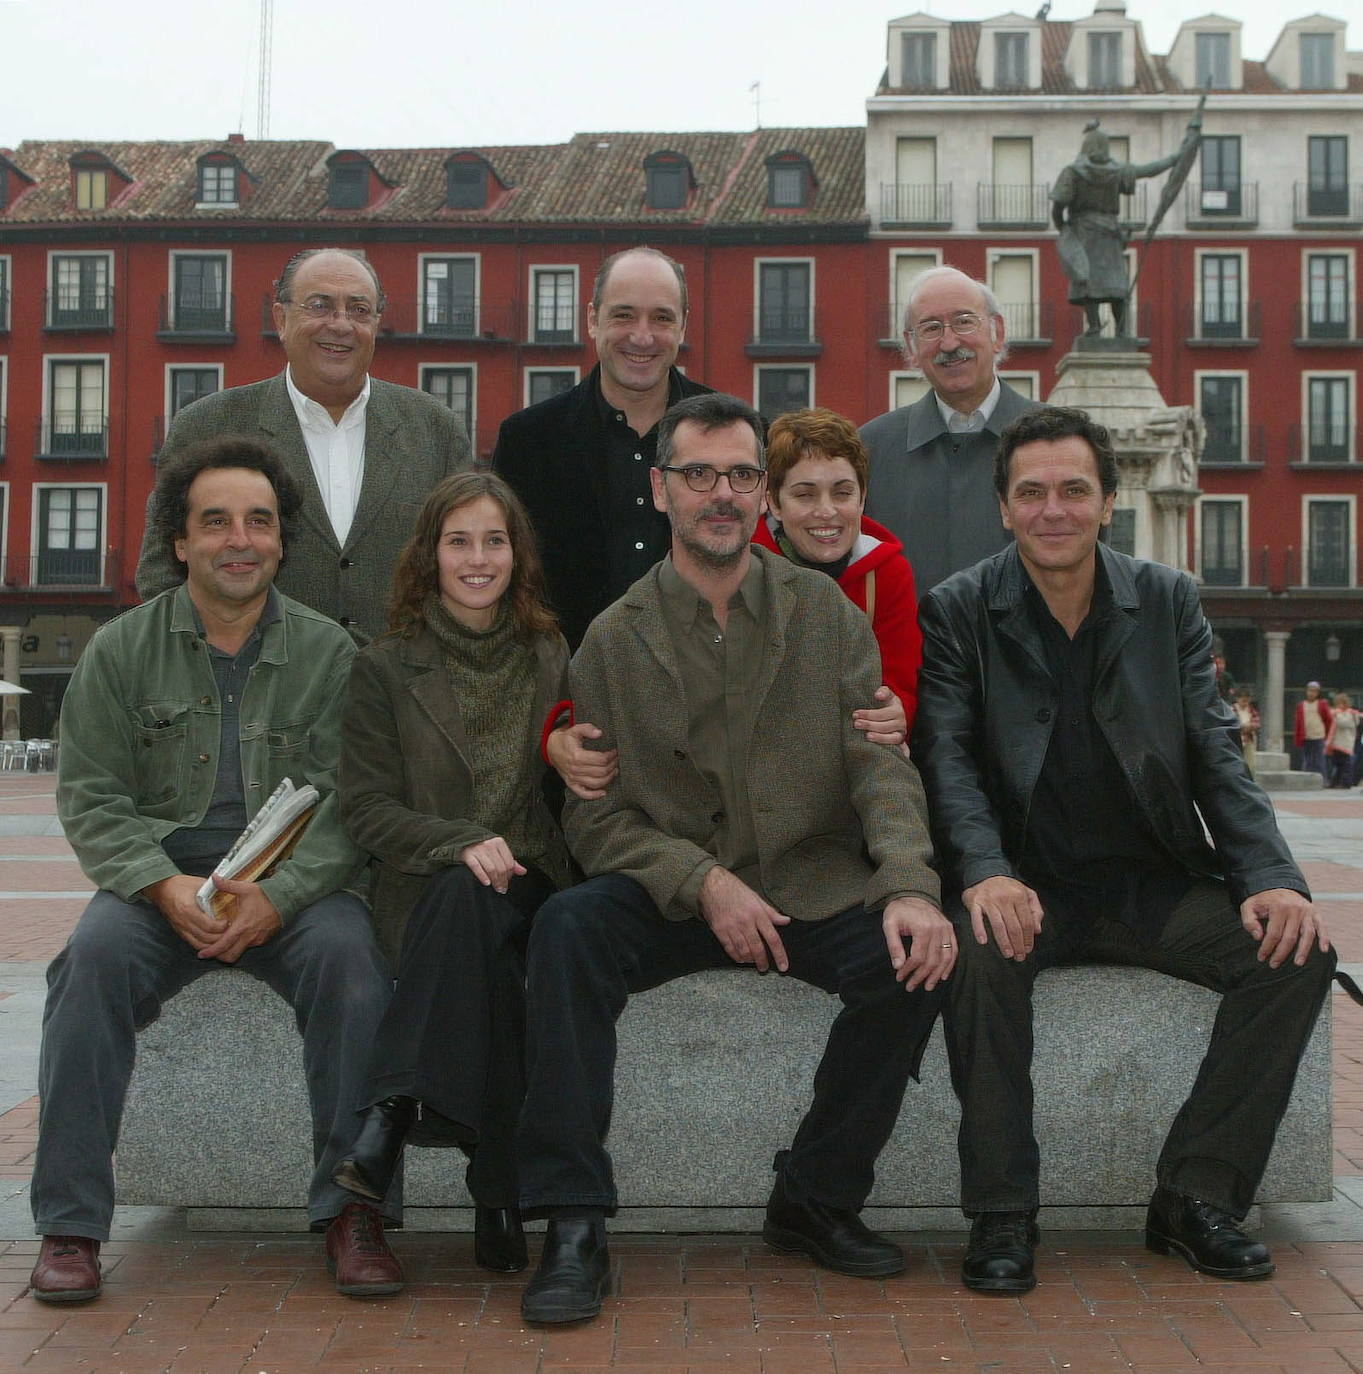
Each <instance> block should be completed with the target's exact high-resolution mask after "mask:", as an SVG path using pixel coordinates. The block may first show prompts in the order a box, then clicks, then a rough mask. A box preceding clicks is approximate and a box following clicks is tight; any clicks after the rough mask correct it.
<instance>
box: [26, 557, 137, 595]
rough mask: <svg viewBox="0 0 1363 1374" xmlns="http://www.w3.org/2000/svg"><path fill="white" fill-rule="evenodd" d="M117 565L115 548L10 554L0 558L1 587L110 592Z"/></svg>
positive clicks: (115, 578) (118, 562)
mask: <svg viewBox="0 0 1363 1374" xmlns="http://www.w3.org/2000/svg"><path fill="white" fill-rule="evenodd" d="M119 567H120V559H119V556H118V551H117V550H115V549H109V550H107V551H106V550H101V549H48V550H45V551H42V552H39V553H38V555H37V556H36V557H33V556H31V555H29V554H11V555H10V556H9V557H7V558H6V559H5V562H4V570H5V578H4V589H5V590H6V591H13V590H16V589H18V588H23V589H24V590H27V591H77V590H81V591H101V592H112V591H113V590H114V589H115V588H116V587H117V586H118V574H119Z"/></svg>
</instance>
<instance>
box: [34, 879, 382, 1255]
mask: <svg viewBox="0 0 1363 1374" xmlns="http://www.w3.org/2000/svg"><path fill="white" fill-rule="evenodd" d="M221 967H222V965H221V964H219V963H217V962H216V961H214V960H211V959H209V960H203V959H200V958H199V957H198V955H197V954H196V953H195V951H194V950H193V948H192V947H191V946H190V945H188V944H187V943H186V942H185V941H184V940H182V939H181V938H180V937H179V936H178V935H177V934H176V933H175V931H174V930H173V929H172V928H171V925H170V923H169V922H168V921H167V920H166V918H165V917H164V916H162V915H161V913H160V912H159V911H157V910H156V908H155V907H153V906H152V905H151V903H149V902H143V901H136V902H125V901H123V900H122V899H120V898H118V897H116V896H114V894H113V893H112V892H97V893H95V895H94V897H92V898H91V900H90V904H89V906H87V907H86V908H85V911H84V912H83V913H82V915H81V918H80V921H79V922H78V923H77V925H76V928H75V930H74V931H72V933H71V938H70V939H69V940H68V941H67V942H66V947H65V948H64V949H63V950H62V951H61V953H60V954H58V955H57V957H56V958H55V959H54V960H53V961H52V963H51V964H50V965H49V967H48V970H47V1004H46V1007H45V1008H44V1010H43V1040H42V1049H41V1051H40V1054H39V1059H38V1092H39V1095H40V1105H39V1111H38V1151H37V1155H36V1157H35V1160H34V1166H33V1183H32V1187H31V1190H30V1199H31V1202H32V1206H33V1220H34V1223H35V1226H36V1229H37V1232H38V1234H39V1235H44V1236H51V1235H61V1236H87V1237H89V1238H90V1239H91V1240H107V1239H108V1238H109V1225H110V1223H111V1221H112V1220H113V1214H114V1172H113V1159H112V1157H113V1153H114V1150H115V1148H116V1146H117V1144H118V1126H119V1122H120V1120H121V1119H122V1116H123V1102H124V1099H125V1098H126V1096H127V1092H128V1083H129V1081H130V1080H131V1078H132V1071H133V1058H134V1054H135V1049H136V1034H137V1031H138V1030H139V1029H140V1028H141V1027H143V1026H147V1025H150V1024H151V1022H153V1021H154V1020H156V1018H157V1017H158V1016H159V1015H160V1014H161V1006H162V1004H163V1003H164V1002H166V1001H167V1000H168V999H169V998H171V997H173V996H174V995H175V994H176V993H177V992H179V991H180V990H181V989H182V988H184V987H186V986H188V985H189V984H190V983H192V982H193V981H194V980H195V979H196V978H198V977H199V976H201V975H202V974H205V973H208V972H210V971H211V970H213V969H218V968H221ZM237 967H238V968H240V969H243V970H244V971H245V972H247V973H250V974H252V975H253V976H254V977H256V978H259V979H260V980H261V981H262V982H264V983H268V984H269V985H270V987H272V988H273V989H274V990H275V991H276V992H277V993H278V994H279V995H280V996H281V997H283V998H284V1000H285V1001H286V1002H288V1003H289V1005H290V1006H291V1007H292V1008H293V1010H294V1014H295V1016H296V1018H297V1022H298V1029H299V1032H300V1033H301V1034H302V1037H303V1059H304V1064H305V1067H306V1071H307V1081H308V1095H309V1099H310V1102H311V1105H312V1148H313V1159H314V1161H315V1163H316V1167H315V1169H314V1171H313V1178H312V1184H311V1187H310V1188H309V1190H308V1217H309V1220H310V1221H311V1222H312V1223H313V1224H314V1226H315V1225H317V1224H319V1223H323V1222H326V1221H328V1220H329V1219H330V1218H332V1217H334V1216H335V1215H336V1214H337V1213H338V1212H339V1211H340V1210H341V1208H342V1207H343V1206H345V1204H346V1203H347V1202H353V1201H354V1196H353V1195H352V1194H350V1193H347V1192H346V1191H345V1190H344V1189H342V1188H338V1187H337V1186H336V1185H335V1184H334V1183H332V1181H331V1175H332V1172H333V1170H334V1169H335V1167H336V1164H337V1163H338V1161H339V1160H340V1158H341V1155H342V1151H344V1150H345V1149H346V1147H348V1146H349V1145H350V1143H351V1141H352V1140H353V1139H354V1136H355V1112H356V1110H357V1109H358V1108H359V1106H360V1097H361V1095H362V1089H363V1085H364V1073H365V1070H366V1068H367V1067H368V1059H369V1053H370V1051H371V1049H372V1048H373V1044H374V1037H375V1035H376V1033H377V1031H378V1026H379V1021H380V1020H381V1019H382V1017H383V1012H384V1009H385V1007H386V1006H387V1005H388V1000H389V997H390V995H391V988H392V984H391V980H390V978H389V975H388V972H387V969H386V968H385V966H384V962H383V959H382V956H381V955H380V954H379V950H378V946H377V944H375V942H374V934H373V928H372V925H371V923H370V919H369V911H368V909H367V908H366V907H365V905H364V903H363V902H361V901H360V900H359V898H358V897H354V896H351V895H350V894H349V893H346V892H335V893H332V894H331V895H330V896H327V897H324V898H322V900H321V901H318V902H314V903H313V904H312V905H311V906H306V907H304V908H303V909H302V910H301V911H299V912H297V913H296V914H295V915H294V916H293V917H292V918H291V919H290V920H289V922H288V923H287V924H286V925H285V927H284V929H283V930H281V931H280V932H279V934H278V935H276V936H275V937H274V938H273V939H271V940H268V941H266V943H265V944H263V945H258V946H256V947H255V948H254V949H248V950H247V951H246V952H245V953H244V954H243V955H242V956H241V958H240V959H239V960H238V961H237ZM223 1052H224V1053H231V1052H232V1049H231V1046H230V1045H225V1046H224V1047H223ZM183 1147H184V1148H186V1149H192V1148H193V1142H192V1141H185V1142H183ZM382 1210H383V1212H384V1214H385V1216H389V1217H391V1218H392V1219H393V1220H398V1219H400V1217H401V1185H400V1184H398V1183H395V1184H394V1186H393V1193H392V1195H390V1197H389V1198H387V1199H385V1201H384V1205H383V1208H382Z"/></svg>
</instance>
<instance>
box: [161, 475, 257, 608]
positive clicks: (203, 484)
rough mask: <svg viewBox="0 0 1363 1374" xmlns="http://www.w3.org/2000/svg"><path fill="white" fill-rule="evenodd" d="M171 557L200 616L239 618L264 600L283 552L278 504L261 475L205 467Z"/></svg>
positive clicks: (193, 487) (193, 489)
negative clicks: (221, 614)
mask: <svg viewBox="0 0 1363 1374" xmlns="http://www.w3.org/2000/svg"><path fill="white" fill-rule="evenodd" d="M187 504H188V514H187V515H186V517H185V530H184V533H183V534H181V535H180V536H179V537H178V538H177V539H176V540H175V556H176V558H178V559H179V560H180V562H181V563H183V564H184V565H185V571H186V577H187V580H188V583H189V595H190V597H191V599H192V600H193V602H194V604H195V605H196V606H197V607H198V608H199V610H200V612H201V613H203V612H208V613H217V612H219V611H227V612H231V613H239V612H240V611H241V610H242V609H244V608H248V607H249V606H250V605H251V603H252V602H254V601H257V600H259V601H263V600H264V598H265V594H266V592H267V591H268V590H269V587H270V583H271V582H273V581H274V575H275V572H276V570H277V569H278V567H279V560H280V557H281V555H282V553H283V546H282V544H281V543H280V533H279V503H278V500H277V498H276V496H275V490H274V487H273V486H271V485H270V479H269V478H268V477H266V476H265V474H264V473H261V472H256V471H255V470H254V469H251V468H206V469H205V470H204V471H203V472H201V473H200V474H199V475H198V476H197V477H196V478H195V479H194V480H193V481H192V482H191V483H190V484H189V492H188V494H187Z"/></svg>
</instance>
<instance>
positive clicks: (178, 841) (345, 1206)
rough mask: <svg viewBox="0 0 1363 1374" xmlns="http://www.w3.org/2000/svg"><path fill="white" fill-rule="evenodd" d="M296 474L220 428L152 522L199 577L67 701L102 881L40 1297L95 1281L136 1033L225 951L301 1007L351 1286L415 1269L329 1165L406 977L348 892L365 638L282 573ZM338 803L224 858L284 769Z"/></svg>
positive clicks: (45, 1109)
mask: <svg viewBox="0 0 1363 1374" xmlns="http://www.w3.org/2000/svg"><path fill="white" fill-rule="evenodd" d="M300 503H301V497H300V494H299V491H298V487H297V485H296V484H295V483H294V481H293V479H292V478H291V477H290V476H289V475H288V473H287V472H286V471H285V470H284V468H283V466H282V465H281V463H280V461H279V459H278V458H277V457H276V456H275V455H274V454H273V453H272V452H271V451H270V450H269V449H267V448H265V447H263V446H262V445H260V444H257V443H255V442H253V441H251V440H249V439H221V440H216V441H211V442H208V443H205V444H201V445H199V446H197V447H194V448H191V449H189V450H187V451H186V452H184V453H183V454H182V455H181V456H180V457H179V458H178V459H176V460H175V461H174V462H172V463H169V464H167V465H165V466H164V467H163V468H162V469H161V475H160V478H159V480H158V482H157V488H156V507H155V508H156V512H157V515H156V524H155V527H154V529H153V531H152V537H153V539H154V540H156V541H159V542H160V543H161V545H162V546H163V548H164V550H165V551H166V552H167V554H168V556H170V557H172V558H173V559H174V560H175V564H176V566H177V567H178V568H179V569H180V575H181V578H182V582H181V584H180V585H179V586H177V587H174V588H170V589H168V590H166V591H164V592H162V593H161V594H160V595H159V596H157V597H154V598H153V599H152V600H151V601H149V602H147V603H146V604H145V605H142V606H138V607H136V608H135V609H133V610H130V611H128V612H126V613H125V614H123V615H121V616H119V617H118V618H117V619H116V620H114V621H111V622H110V623H109V624H108V625H105V626H103V627H102V628H101V629H100V630H99V632H98V633H97V634H96V635H95V637H94V639H93V640H92V641H91V642H90V645H89V647H88V648H87V649H86V651H85V653H84V654H82V655H81V659H80V662H79V663H78V664H77V665H76V670H75V672H74V673H73V674H72V677H71V686H70V688H69V690H68V691H67V693H66V699H65V701H64V703H63V707H62V752H61V762H60V766H59V771H58V778H57V814H58V816H59V817H60V818H61V823H62V827H63V829H64V831H65V833H66V837H67V839H68V840H70V842H71V846H72V848H73V849H74V850H75V851H76V857H77V859H79V861H80V865H81V868H82V870H83V871H84V873H85V875H86V876H87V877H88V878H89V879H90V881H91V882H92V883H94V885H95V886H96V887H97V888H98V889H99V890H98V891H97V892H96V893H95V895H94V897H93V898H91V900H90V903H89V905H88V906H87V907H86V908H85V911H84V913H83V914H82V915H81V918H80V921H79V922H78V924H77V926H76V929H75V930H74V931H73V932H72V935H71V938H70V939H69V940H68V941H67V943H66V947H65V948H64V949H63V950H62V951H61V953H60V954H58V956H57V957H56V959H54V960H53V962H52V964H51V966H50V968H49V969H48V973H47V982H48V994H47V1006H46V1009H45V1011H44V1015H43V1040H42V1050H41V1057H40V1060H39V1069H38V1080H39V1093H40V1098H41V1103H42V1105H41V1108H40V1111H39V1117H38V1150H37V1156H36V1159H35V1162H34V1169H33V1184H32V1190H31V1199H32V1205H33V1218H34V1222H35V1224H36V1228H37V1231H38V1233H39V1234H40V1235H41V1236H42V1238H43V1241H42V1247H41V1250H40V1253H39V1256H38V1263H37V1265H36V1266H35V1267H34V1270H33V1274H32V1277H31V1278H30V1280H29V1286H30V1291H31V1292H32V1293H33V1296H34V1297H35V1298H38V1299H39V1300H41V1301H43V1302H53V1303H63V1302H82V1301H86V1300H88V1299H90V1298H95V1297H98V1296H99V1292H100V1287H101V1277H100V1268H99V1248H100V1243H101V1242H102V1241H104V1240H107V1239H108V1236H109V1227H110V1223H111V1221H112V1219H113V1208H114V1174H113V1167H112V1156H113V1153H114V1150H115V1148H116V1146H117V1140H118V1127H119V1121H120V1119H121V1117H122V1114H123V1103H124V1098H125V1097H126V1094H127V1089H128V1083H129V1080H130V1078H131V1076H132V1068H133V1057H134V1052H135V1036H136V1032H137V1030H138V1028H139V1027H142V1026H145V1025H147V1024H148V1023H149V1022H151V1021H153V1020H155V1018H156V1017H157V1015H158V1014H159V1012H160V1009H161V1006H162V1004H163V1003H164V1002H165V1001H166V1000H167V999H168V998H170V997H172V996H174V994H175V993H177V992H179V991H180V989H181V988H183V987H185V986H186V985H187V984H188V983H190V982H192V981H193V980H194V979H195V978H197V977H198V976H199V975H200V974H202V973H206V972H208V971H209V970H210V969H212V968H214V967H216V966H217V965H218V964H236V965H237V966H239V967H240V968H242V969H244V970H245V971H246V972H248V973H250V974H252V975H253V976H254V977H257V978H259V979H261V981H262V982H265V983H268V984H269V985H270V987H272V988H273V989H274V990H275V991H276V992H278V993H279V994H280V996H282V997H284V998H285V1000H286V1001H288V1002H289V1004H290V1005H291V1006H292V1007H293V1009H294V1013H295V1015H296V1017H297V1021H298V1025H299V1028H300V1030H301V1032H302V1035H303V1057H304V1061H305V1065H306V1070H307V1082H308V1090H309V1094H310V1098H311V1105H312V1121H313V1154H314V1162H315V1165H316V1168H315V1171H314V1174H313V1179H312V1185H311V1187H310V1189H309V1196H308V1214H309V1217H310V1219H311V1222H312V1225H313V1229H315V1230H320V1229H323V1228H325V1229H326V1231H327V1238H326V1250H327V1257H328V1262H329V1264H331V1265H332V1266H333V1267H334V1269H335V1271H336V1282H337V1286H338V1288H339V1289H340V1290H341V1292H343V1293H348V1294H353V1295H357V1296H358V1295H367V1294H371V1293H391V1292H394V1291H396V1290H397V1288H399V1287H401V1283H402V1275H401V1270H400V1269H399V1267H398V1263H397V1260H396V1259H395V1258H394V1257H393V1255H392V1252H391V1251H389V1249H388V1247H387V1245H386V1244H385V1242H384V1240H383V1218H384V1217H385V1216H386V1217H390V1218H393V1219H396V1218H397V1217H398V1215H399V1211H398V1198H397V1197H396V1196H395V1194H396V1192H397V1189H396V1187H395V1188H394V1190H393V1194H394V1195H390V1196H389V1197H388V1198H386V1199H385V1200H384V1201H383V1203H382V1204H380V1208H379V1209H377V1210H376V1209H375V1208H373V1207H369V1206H367V1205H365V1204H362V1203H359V1202H356V1201H354V1200H353V1199H352V1198H351V1197H350V1195H349V1194H347V1193H345V1192H344V1191H343V1190H342V1189H340V1188H338V1187H336V1185H335V1184H333V1183H332V1181H331V1175H332V1172H333V1170H334V1169H335V1167H336V1164H337V1163H338V1161H339V1158H340V1153H341V1150H342V1148H343V1147H344V1146H345V1145H346V1144H348V1143H349V1141H350V1139H351V1136H352V1135H353V1122H354V1113H355V1110H356V1108H357V1107H358V1105H359V1102H358V1097H359V1086H360V1083H361V1081H362V1076H363V1074H364V1072H365V1070H366V1068H367V1058H368V1053H369V1050H370V1047H371V1045H372V1043H373V1038H374V1034H375V1032H376V1030H377V1028H378V1024H379V1020H380V1018H381V1017H382V1015H383V1011H384V1008H385V1007H386V1005H387V1003H388V999H389V995H390V984H389V978H388V973H387V970H386V968H385V965H384V962H383V959H382V957H381V956H380V954H379V951H378V947H377V945H376V944H375V941H374V936H373V931H372V929H371V925H370V920H369V912H368V910H367V908H366V907H365V905H364V903H363V902H361V901H360V900H359V898H357V897H355V896H353V895H352V894H351V893H349V892H347V891H346V890H345V889H346V887H347V886H348V885H349V883H350V882H351V881H352V879H353V878H354V876H355V875H356V874H357V872H358V869H359V867H360V865H361V862H362V856H361V855H360V854H359V852H358V851H357V850H356V849H355V848H354V847H353V846H352V845H351V843H350V842H349V840H348V839H347V838H346V836H345V833H344V831H343V829H342V827H341V820H340V815H339V809H338V804H337V798H336V768H337V762H338V757H339V751H340V703H341V700H342V698H343V696H344V691H345V684H346V679H347V676H348V674H349V670H350V662H351V659H352V658H353V657H354V654H355V649H354V645H353V643H352V641H351V639H350V636H349V635H347V634H346V633H345V631H344V630H342V629H341V627H340V626H339V625H337V624H335V622H333V621H331V620H328V619H327V618H326V617H325V616H323V615H320V614H318V612H316V611H312V610H309V609H308V608H307V607H305V606H302V605H300V604H299V603H297V602H296V601H292V600H290V599H289V598H288V597H286V596H283V595H281V594H280V593H279V592H278V591H277V590H276V589H275V587H274V577H275V572H276V570H277V569H278V567H279V565H280V561H281V559H282V557H283V551H284V543H285V541H286V540H287V539H288V537H289V532H290V529H291V527H292V525H293V522H294V520H295V518H296V517H297V515H298V512H299V507H300ZM285 778H289V779H291V780H292V781H293V782H294V783H295V784H296V785H297V786H300V787H301V786H302V785H304V784H306V783H311V784H312V785H313V786H314V787H316V788H317V790H318V792H319V793H320V794H321V800H320V802H319V804H318V806H317V809H316V811H315V812H314V814H313V816H312V819H311V820H310V822H309V823H308V826H307V828H306V829H305V830H304V832H303V834H302V837H301V839H300V840H299V842H298V845H297V847H296V848H295V849H294V851H293V853H292V854H291V855H290V857H288V858H287V859H285V860H284V861H283V862H281V863H280V864H279V865H278V866H277V867H276V868H275V869H274V871H273V872H272V873H271V874H270V876H268V877H263V878H262V879H261V880H260V881H259V882H239V881H224V880H221V879H215V880H214V881H215V883H216V885H217V887H218V889H219V893H220V894H222V895H224V896H225V897H226V898H227V900H226V902H225V903H223V908H222V909H221V910H218V909H217V903H216V902H215V904H214V909H213V910H212V911H205V910H203V909H202V908H201V907H200V905H199V903H198V901H197V893H198V890H199V888H200V886H201V884H202V883H203V880H204V878H205V877H207V876H208V875H209V874H210V873H212V872H213V870H214V868H215V866H216V865H217V863H218V862H219V860H221V859H222V857H223V855H224V854H225V853H226V852H227V850H228V849H229V848H230V847H231V845H232V843H233V841H234V840H235V839H236V838H237V836H238V835H239V834H240V833H241V831H242V829H243V828H244V827H245V825H246V823H247V821H248V820H249V819H250V818H251V817H252V816H253V815H255V813H256V812H257V811H258V810H259V809H260V807H261V805H262V803H263V802H265V801H266V800H267V799H268V798H269V797H270V795H271V794H272V793H273V792H274V790H275V788H276V787H278V786H279V784H280V783H281V782H282V781H283V780H284V779H285Z"/></svg>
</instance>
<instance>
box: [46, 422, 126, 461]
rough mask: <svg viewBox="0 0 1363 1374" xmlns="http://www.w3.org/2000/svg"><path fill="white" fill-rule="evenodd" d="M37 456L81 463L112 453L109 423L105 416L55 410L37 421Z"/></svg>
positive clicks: (105, 456)
mask: <svg viewBox="0 0 1363 1374" xmlns="http://www.w3.org/2000/svg"><path fill="white" fill-rule="evenodd" d="M35 451H36V455H37V457H39V458H50V459H57V460H62V459H65V460H67V461H74V462H82V461H85V460H88V459H92V458H107V457H108V456H109V422H108V419H107V418H106V417H103V416H101V417H97V418H92V417H89V416H85V415H74V414H71V413H70V412H67V411H60V410H59V411H56V412H54V413H53V414H51V415H47V416H44V418H43V419H41V420H39V421H38V433H37V446H36V450H35Z"/></svg>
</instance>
